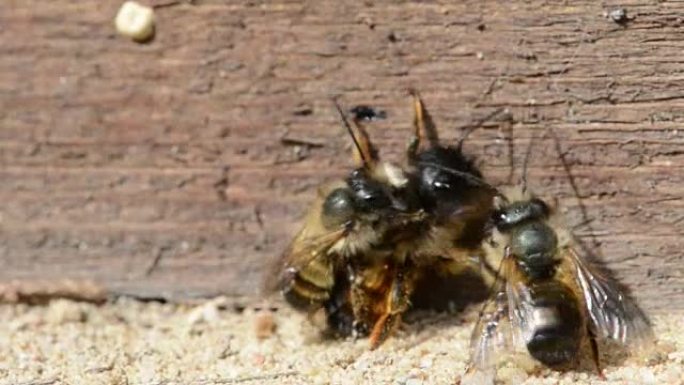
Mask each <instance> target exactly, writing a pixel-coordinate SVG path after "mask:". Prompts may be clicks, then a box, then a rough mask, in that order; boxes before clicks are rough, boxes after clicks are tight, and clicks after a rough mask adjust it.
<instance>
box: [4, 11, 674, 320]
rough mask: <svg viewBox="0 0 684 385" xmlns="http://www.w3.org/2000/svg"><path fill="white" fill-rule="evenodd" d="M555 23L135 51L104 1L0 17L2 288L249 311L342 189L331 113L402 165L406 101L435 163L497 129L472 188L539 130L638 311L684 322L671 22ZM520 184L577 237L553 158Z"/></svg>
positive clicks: (574, 18) (343, 146)
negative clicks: (22, 284) (322, 195)
mask: <svg viewBox="0 0 684 385" xmlns="http://www.w3.org/2000/svg"><path fill="white" fill-rule="evenodd" d="M158 3H161V1H159V2H158ZM561 3H563V2H545V1H527V2H525V3H522V2H513V1H507V0H499V1H480V0H477V1H475V0H472V1H463V2H458V1H425V2H397V1H394V0H386V1H373V2H352V1H347V2H341V1H316V0H309V1H304V0H302V1H294V0H274V1H208V0H197V1H195V2H194V5H190V4H185V3H181V4H180V5H177V6H173V7H165V8H160V9H158V10H157V22H158V24H157V36H156V39H155V40H154V41H153V42H151V43H150V44H146V45H138V44H135V43H132V42H130V41H127V40H126V39H124V38H121V37H118V36H116V35H115V32H114V30H113V17H114V15H115V13H116V10H117V8H118V6H119V5H120V2H119V1H99V0H98V1H94V0H93V1H80V0H79V1H68V0H54V1H38V0H14V1H12V0H9V1H7V0H5V1H2V2H1V3H0V180H1V181H2V182H1V183H0V201H1V202H2V203H1V204H0V258H1V260H2V269H1V271H0V279H1V280H4V281H7V280H11V279H27V280H31V279H45V278H55V279H57V278H59V279H61V278H65V277H66V278H88V279H94V280H96V281H99V282H102V283H103V284H105V285H106V286H107V287H108V288H109V289H111V290H113V291H114V292H117V293H128V294H134V295H138V296H151V297H170V298H178V297H188V296H200V295H213V294H218V293H223V294H227V295H230V296H235V297H240V296H248V295H250V294H253V293H254V292H255V291H256V289H257V287H258V286H259V280H260V278H261V274H262V271H263V266H264V265H265V263H266V262H267V261H268V260H270V259H271V258H273V256H275V255H277V254H278V253H279V252H280V250H282V249H283V247H284V246H285V244H286V243H287V240H288V237H290V236H291V235H292V234H293V233H294V232H295V231H296V229H297V226H298V224H299V221H300V220H301V218H302V216H303V213H304V210H305V208H306V205H307V202H309V201H310V199H311V198H312V196H313V195H314V191H315V186H316V185H318V184H319V183H321V182H322V181H324V180H329V179H330V178H332V177H334V176H339V175H342V174H343V173H344V170H345V169H346V168H347V167H349V165H350V161H349V157H348V155H347V154H348V139H347V138H346V137H345V134H344V131H343V129H342V127H341V125H340V123H339V121H338V118H337V116H336V114H335V112H334V110H333V108H332V105H331V103H330V101H329V97H330V96H331V95H340V96H341V101H342V102H343V103H345V104H346V105H349V106H351V105H355V104H360V103H366V104H372V105H374V106H377V107H379V108H381V109H384V110H386V111H387V112H388V115H389V116H388V119H387V120H385V121H382V122H378V123H377V124H374V125H373V127H372V128H371V135H372V137H373V139H375V140H376V141H377V142H378V144H379V146H380V148H381V149H382V151H383V154H384V155H386V157H388V158H390V159H400V157H401V155H402V150H403V148H404V145H405V142H406V139H407V137H408V132H409V128H410V119H411V110H410V104H409V103H410V101H409V98H408V96H407V94H406V89H407V88H408V87H416V88H418V89H419V90H421V91H422V94H423V97H424V99H425V101H426V103H427V105H428V107H429V108H430V109H431V112H432V114H433V116H434V117H435V119H436V121H437V122H438V124H439V126H440V127H441V131H442V134H443V136H444V137H445V138H448V139H454V138H456V137H458V135H459V133H460V131H459V130H458V129H456V128H457V127H459V126H464V125H467V124H469V123H472V122H473V121H476V120H477V119H478V118H481V117H483V116H485V115H487V114H488V113H489V112H491V111H493V110H494V109H495V108H498V107H506V108H508V110H509V112H510V117H511V119H510V122H508V123H507V122H503V121H501V119H499V121H494V122H489V123H488V124H487V125H486V126H485V127H484V128H483V129H480V130H478V131H476V132H474V133H473V135H472V136H471V139H470V140H469V141H468V143H467V145H466V149H467V151H468V152H469V153H470V154H473V155H476V156H477V157H479V159H480V160H481V162H482V164H483V170H484V172H485V173H486V175H487V176H488V177H490V178H491V179H492V180H494V181H503V180H504V179H505V176H506V175H507V172H508V170H509V160H508V155H507V151H508V150H507V145H506V142H505V141H503V140H502V139H501V138H503V137H505V135H506V134H507V127H512V130H513V133H514V136H515V147H514V148H515V149H516V152H515V159H516V165H520V160H521V158H522V156H521V154H522V153H523V152H524V150H525V148H526V145H527V142H528V139H529V138H530V136H531V135H540V134H541V133H542V131H543V130H544V129H547V128H549V129H551V130H553V131H554V132H555V133H556V134H557V135H558V136H559V137H560V138H561V140H562V145H563V147H564V149H565V150H566V152H567V158H568V160H569V162H570V163H571V166H572V172H573V174H574V175H575V177H576V179H577V184H578V187H579V189H580V191H581V194H582V197H583V202H584V205H585V206H586V207H587V212H588V214H589V217H590V218H591V219H592V222H591V227H592V228H593V230H594V231H595V233H596V237H597V239H598V241H599V242H600V243H601V251H602V253H603V254H604V256H605V259H606V260H607V261H608V263H609V265H610V266H611V267H612V268H614V269H615V270H616V272H617V274H618V276H620V277H621V278H623V279H624V280H625V282H626V283H628V284H629V285H631V286H632V287H633V288H634V289H635V291H636V294H637V297H638V298H639V299H640V300H641V301H642V303H643V304H644V305H645V307H647V308H652V309H653V308H660V309H666V308H670V307H673V306H674V307H679V308H683V307H684V259H683V257H682V250H683V249H684V240H683V238H682V234H683V233H684V209H683V208H684V201H683V200H682V196H683V194H684V173H683V171H684V169H683V167H684V134H683V133H682V130H681V124H682V122H683V121H684V56H683V55H682V52H684V41H683V40H682V39H681V36H682V32H683V28H682V26H683V23H684V19H683V16H682V15H684V3H681V2H679V3H678V2H670V1H630V0H627V1H621V2H620V3H619V4H620V5H621V6H622V7H624V8H625V9H626V10H627V11H628V15H629V16H630V17H632V20H630V21H629V22H628V23H627V24H625V25H618V24H616V23H615V22H613V21H611V20H610V19H608V18H606V17H605V12H606V11H609V10H610V9H612V8H611V4H612V3H613V2H604V4H600V3H599V2H595V1H582V2H580V1H571V2H565V3H566V4H564V5H563V4H561ZM616 4H617V3H616ZM283 137H287V138H294V139H304V140H307V141H313V142H315V143H317V144H321V145H320V146H318V145H317V146H307V145H300V146H292V145H288V144H285V143H283V142H282V141H281V138H283ZM530 181H531V184H532V185H533V187H534V188H535V190H536V191H537V192H539V193H540V194H541V195H542V196H544V197H554V196H555V197H559V198H560V201H561V203H562V204H563V205H564V207H566V208H567V214H568V217H569V222H570V224H577V223H579V222H581V217H580V215H579V212H580V210H579V206H578V205H577V202H576V200H575V199H574V196H573V192H572V189H571V188H570V185H569V184H568V179H567V177H566V174H565V173H564V171H563V168H562V167H561V165H560V162H559V160H558V156H557V154H556V152H555V150H554V146H553V143H552V142H549V141H546V142H543V143H539V144H538V145H537V146H536V147H535V150H534V152H533V156H532V162H531V167H530ZM589 233H590V230H588V229H587V228H581V227H580V228H578V234H579V235H583V236H588V234H589ZM155 260H158V265H157V266H156V268H155V269H150V267H151V266H152V264H153V263H154V261H155ZM150 270H151V271H150Z"/></svg>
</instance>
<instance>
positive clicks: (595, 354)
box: [587, 328, 606, 380]
mask: <svg viewBox="0 0 684 385" xmlns="http://www.w3.org/2000/svg"><path fill="white" fill-rule="evenodd" d="M587 332H588V334H589V345H590V346H591V358H592V360H593V361H594V367H595V368H596V373H598V376H599V378H601V379H602V380H605V379H606V376H605V375H604V374H603V369H601V363H600V362H599V349H598V343H597V342H596V334H594V332H593V331H592V330H591V329H589V328H587Z"/></svg>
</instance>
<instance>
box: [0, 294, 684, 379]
mask: <svg viewBox="0 0 684 385" xmlns="http://www.w3.org/2000/svg"><path fill="white" fill-rule="evenodd" d="M223 302H224V301H222V300H221V299H217V300H213V301H208V302H207V303H204V304H200V305H193V306H190V305H174V304H160V303H141V302H137V301H134V300H131V299H119V300H116V301H114V302H111V303H107V304H105V305H101V306H97V305H92V304H86V303H76V302H70V301H66V300H56V301H52V302H51V303H50V304H49V305H47V306H28V305H16V304H14V305H2V306H0V320H1V322H0V351H2V355H0V384H26V385H27V384H33V385H37V384H41V385H51V384H86V385H87V384H232V383H244V384H404V385H418V384H452V383H454V381H456V380H457V379H458V378H460V375H461V373H462V372H463V370H464V366H465V363H466V360H467V344H468V339H469V335H470V330H471V328H472V326H473V322H474V320H475V317H476V309H470V310H466V311H464V312H461V313H456V314H448V313H434V312H425V311H423V312H416V313H413V314H411V315H409V317H408V319H407V322H406V323H405V325H404V326H403V327H402V329H401V330H399V332H398V334H397V335H396V336H395V337H394V338H392V339H391V340H389V341H388V342H387V343H386V344H385V345H383V346H382V347H381V348H380V349H378V350H376V351H369V350H368V342H367V340H365V339H359V340H321V339H319V338H318V337H317V334H316V333H315V332H314V329H313V328H312V327H311V326H310V324H308V323H307V322H306V320H305V318H304V317H303V316H302V315H300V314H296V313H294V312H292V311H291V310H288V309H286V308H282V309H279V310H277V311H276V312H271V311H264V310H261V311H256V310H254V309H252V308H248V309H245V310H244V311H241V312H238V311H235V310H234V309H232V308H231V309H223V308H222V306H221V304H222V303H223ZM683 316H684V314H682V313H678V314H670V315H657V316H655V317H653V321H654V325H655V330H656V333H657V335H658V338H659V340H660V341H661V345H660V347H659V349H658V352H659V353H658V354H655V355H652V356H651V357H650V359H651V361H650V362H649V363H648V364H644V362H643V360H642V359H641V358H639V359H636V358H632V359H628V360H626V361H624V362H619V363H615V362H616V361H615V360H612V361H611V359H610V358H609V359H607V361H608V363H607V365H606V369H605V375H606V381H601V380H599V379H598V377H596V376H595V375H594V374H593V373H591V371H579V372H578V371H570V372H565V373H559V372H555V371H551V370H548V369H544V370H541V371H539V372H537V373H535V374H533V375H530V374H528V373H527V372H525V371H524V370H523V369H521V368H519V367H516V366H515V365H514V364H511V365H506V367H504V368H503V369H501V370H500V377H501V378H502V379H503V380H504V382H503V383H513V384H595V385H600V384H684V336H683V335H682V333H680V330H681V329H682V328H683V327H684V317H683ZM274 326H275V327H276V329H275V331H273V329H272V328H273V327H274ZM611 362H612V363H611Z"/></svg>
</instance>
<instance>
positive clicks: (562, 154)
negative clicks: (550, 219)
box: [547, 130, 600, 251]
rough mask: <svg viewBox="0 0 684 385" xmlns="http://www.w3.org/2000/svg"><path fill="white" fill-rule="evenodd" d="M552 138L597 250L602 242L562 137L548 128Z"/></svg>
mask: <svg viewBox="0 0 684 385" xmlns="http://www.w3.org/2000/svg"><path fill="white" fill-rule="evenodd" d="M547 131H548V133H549V135H550V136H551V138H553V141H554V144H555V148H556V153H557V154H558V157H559V158H560V160H561V163H562V165H563V169H564V170H565V174H566V175H567V176H568V182H569V183H570V187H571V188H572V191H573V192H574V193H575V197H577V206H579V209H580V213H581V214H582V218H583V221H584V222H585V223H586V224H587V227H588V228H589V230H590V233H591V243H592V247H593V248H594V249H595V250H598V249H599V247H600V244H599V242H598V240H597V239H596V234H595V233H594V231H593V229H592V228H591V225H590V221H589V214H588V212H587V206H585V205H584V202H583V201H582V198H581V196H580V192H579V187H577V181H576V180H575V177H574V175H572V171H571V170H570V164H569V163H568V160H567V159H566V158H565V152H564V151H563V149H562V148H561V144H560V139H559V138H558V135H556V133H555V132H553V131H550V130H547ZM580 245H581V246H582V247H583V248H584V249H585V251H587V248H586V247H585V246H584V245H583V244H581V243H580Z"/></svg>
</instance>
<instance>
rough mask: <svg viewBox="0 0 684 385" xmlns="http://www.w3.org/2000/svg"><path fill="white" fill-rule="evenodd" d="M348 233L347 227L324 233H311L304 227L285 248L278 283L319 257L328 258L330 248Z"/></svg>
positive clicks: (286, 279)
mask: <svg viewBox="0 0 684 385" xmlns="http://www.w3.org/2000/svg"><path fill="white" fill-rule="evenodd" d="M345 235H346V230H345V228H340V229H338V230H334V231H331V232H326V233H322V234H310V231H309V229H308V228H307V227H304V228H303V229H302V230H301V231H300V232H299V233H298V234H297V236H296V237H295V239H294V240H293V241H292V242H291V243H290V245H289V246H288V247H287V249H285V252H284V253H283V255H282V257H281V261H282V265H281V266H282V267H281V271H280V274H279V277H278V285H279V286H281V285H282V284H283V283H284V282H287V281H289V280H290V279H292V273H294V272H297V271H299V270H302V269H303V268H305V267H306V266H308V265H309V264H311V263H312V262H313V261H315V260H317V259H319V258H327V256H328V250H330V248H331V247H332V246H333V245H334V244H335V243H336V242H337V241H339V240H340V239H342V238H343V237H344V236H345Z"/></svg>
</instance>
